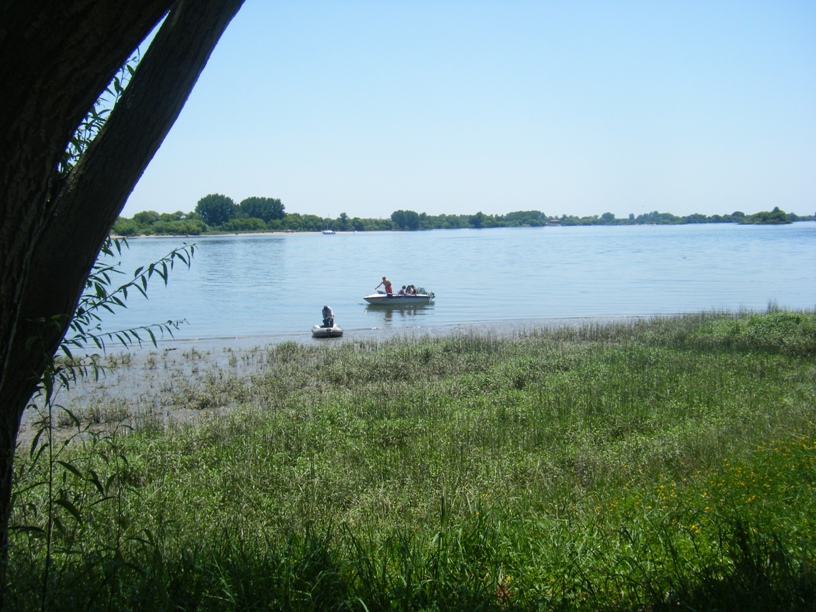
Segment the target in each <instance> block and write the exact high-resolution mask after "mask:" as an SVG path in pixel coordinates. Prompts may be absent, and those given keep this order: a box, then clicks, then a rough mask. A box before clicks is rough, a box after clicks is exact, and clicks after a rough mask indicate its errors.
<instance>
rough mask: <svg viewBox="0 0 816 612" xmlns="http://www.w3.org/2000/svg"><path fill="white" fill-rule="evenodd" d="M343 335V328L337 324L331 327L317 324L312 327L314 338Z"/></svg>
mask: <svg viewBox="0 0 816 612" xmlns="http://www.w3.org/2000/svg"><path fill="white" fill-rule="evenodd" d="M342 335H343V328H342V327H340V326H339V325H337V324H335V325H332V326H331V327H323V326H322V325H315V326H314V327H313V328H312V337H314V338H339V337H340V336H342Z"/></svg>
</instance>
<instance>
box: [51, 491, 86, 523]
mask: <svg viewBox="0 0 816 612" xmlns="http://www.w3.org/2000/svg"><path fill="white" fill-rule="evenodd" d="M54 503H55V504H57V505H58V506H61V507H62V508H65V510H67V511H68V513H69V514H70V515H71V516H73V517H74V518H75V519H76V520H77V522H79V523H81V522H82V516H81V515H80V513H79V510H77V508H76V506H74V504H72V503H71V502H70V501H68V500H67V499H64V498H60V499H57V500H54ZM60 526H61V524H60Z"/></svg>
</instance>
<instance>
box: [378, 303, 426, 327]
mask: <svg viewBox="0 0 816 612" xmlns="http://www.w3.org/2000/svg"><path fill="white" fill-rule="evenodd" d="M433 308H434V305H433V304H401V305H400V304H398V305H396V306H390V305H385V304H377V305H376V306H375V305H368V306H366V309H365V313H366V316H370V317H373V318H374V320H375V321H378V322H380V321H381V322H382V323H381V325H385V326H388V325H392V324H394V321H395V320H396V321H397V322H399V323H400V324H402V325H411V324H414V325H420V324H421V322H422V319H419V320H417V321H416V322H413V323H412V322H411V318H413V317H416V316H422V315H429V314H431V313H432V311H433ZM375 325H376V324H375Z"/></svg>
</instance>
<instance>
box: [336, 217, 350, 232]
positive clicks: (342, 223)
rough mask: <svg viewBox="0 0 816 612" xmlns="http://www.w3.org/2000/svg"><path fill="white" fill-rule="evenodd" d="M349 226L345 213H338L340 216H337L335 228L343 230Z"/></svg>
mask: <svg viewBox="0 0 816 612" xmlns="http://www.w3.org/2000/svg"><path fill="white" fill-rule="evenodd" d="M348 228H349V218H348V215H347V214H346V213H340V216H339V217H338V218H337V229H339V230H340V231H343V232H345V231H346V230H348Z"/></svg>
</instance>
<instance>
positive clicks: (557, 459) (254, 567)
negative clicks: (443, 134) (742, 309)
mask: <svg viewBox="0 0 816 612" xmlns="http://www.w3.org/2000/svg"><path fill="white" fill-rule="evenodd" d="M184 357H185V358H187V359H191V360H193V361H194V362H195V365H196V367H198V368H200V369H201V371H202V373H201V378H200V380H201V384H199V385H192V384H191V385H190V386H188V387H183V386H179V385H176V386H175V387H174V389H173V394H174V398H173V400H172V402H173V403H174V404H175V405H177V406H185V407H187V408H191V409H195V410H203V409H213V411H205V412H203V413H201V417H200V418H199V419H197V420H195V421H194V422H190V423H188V424H186V425H176V426H169V427H162V426H159V424H158V423H157V421H156V419H155V418H152V419H151V418H146V419H145V427H137V428H136V429H135V430H134V431H132V432H129V433H127V434H126V435H124V434H117V435H114V436H113V437H112V442H110V443H106V444H107V445H108V446H110V447H112V448H113V447H115V449H116V453H114V454H113V455H111V454H110V453H109V452H108V451H105V452H100V448H102V447H100V446H99V445H98V444H97V445H96V446H93V445H90V446H89V443H88V442H87V441H86V442H85V443H80V442H79V441H77V442H76V443H75V444H73V446H71V448H70V452H71V453H73V455H72V461H78V462H79V461H82V462H85V463H84V464H83V465H85V467H86V471H83V472H82V473H87V470H90V469H93V470H94V473H95V474H98V476H99V479H100V480H101V481H106V482H107V480H106V479H108V480H110V481H111V482H116V483H118V485H117V488H116V489H115V491H116V494H115V495H106V496H103V497H104V499H102V500H100V497H99V495H93V494H92V493H93V489H94V484H93V483H89V482H87V479H85V480H83V479H82V478H79V477H75V476H73V475H72V474H71V473H67V474H66V475H65V480H64V482H63V483H62V487H63V489H64V491H65V495H68V496H70V499H71V500H72V505H73V507H74V508H75V509H76V515H73V514H71V513H67V512H62V508H61V507H57V508H56V509H55V512H57V513H61V514H59V516H58V518H59V520H60V521H61V523H62V524H63V525H65V526H66V528H65V530H63V531H61V532H60V533H61V534H63V535H62V536H60V537H62V538H63V539H62V540H60V543H59V554H58V555H57V559H58V568H59V571H58V572H54V571H53V570H52V572H51V574H49V577H48V584H45V585H43V580H44V575H43V570H42V566H43V560H42V555H43V550H42V542H41V540H40V539H38V537H37V531H36V527H37V521H38V520H42V517H43V516H44V513H45V504H46V499H45V495H44V492H43V491H42V489H41V488H40V487H37V486H36V483H37V476H36V474H32V473H31V471H30V470H29V463H28V462H29V458H28V455H27V454H26V453H25V452H22V451H23V450H24V449H21V453H20V456H19V457H18V464H17V465H18V472H17V481H16V491H17V497H16V498H15V506H14V515H13V525H14V527H15V530H14V531H13V534H14V537H13V541H12V544H13V547H12V550H11V559H12V564H11V571H10V579H11V582H10V585H9V593H10V596H7V601H9V602H11V603H12V604H13V605H19V607H21V608H28V607H38V606H39V605H40V604H41V603H42V602H43V601H44V602H45V605H43V606H42V607H45V608H60V609H70V608H74V609H79V608H82V609H122V608H132V609H147V608H150V609H169V608H181V609H260V608H265V609H268V608H272V609H282V610H283V609H286V610H289V609H304V610H305V609H359V610H365V609H367V610H383V609H404V610H409V609H411V610H413V609H484V610H490V609H531V608H541V609H591V610H600V609H608V610H618V609H619V610H631V609H655V610H657V609H678V608H680V609H682V608H684V607H690V608H692V609H741V610H752V609H754V610H759V609H794V610H795V609H809V606H810V604H811V603H812V601H813V600H814V598H816V575H814V568H813V563H814V550H815V549H814V544H816V542H814V539H815V538H816V525H814V520H815V519H816V516H815V514H816V486H815V483H816V428H814V420H813V419H814V410H815V409H816V359H814V358H816V315H814V314H813V313H791V312H786V311H779V310H777V309H772V310H769V312H768V313H765V314H752V313H738V314H729V313H711V314H701V315H693V316H686V317H674V318H660V319H653V320H648V321H634V322H630V323H621V324H607V325H600V324H592V325H586V326H583V327H577V328H559V329H552V330H533V331H530V332H526V333H519V334H517V335H516V336H515V337H510V338H508V337H500V336H497V335H490V334H486V335H478V334H471V333H461V334H456V335H451V336H448V337H442V338H402V339H398V340H393V341H389V342H383V343H377V342H372V341H361V342H346V343H343V344H337V345H330V346H319V347H318V346H313V345H299V344H296V343H293V342H285V343H281V344H278V345H274V346H270V347H268V348H266V349H257V350H253V351H248V352H246V353H243V354H236V353H234V352H231V353H229V354H228V355H227V356H226V359H227V360H228V363H227V364H226V366H224V367H222V366H216V367H210V368H207V363H206V359H204V356H202V355H201V354H200V353H197V352H196V353H193V351H191V352H190V354H189V355H184ZM249 365H252V366H253V367H252V368H248V367H244V366H249ZM238 366H241V367H238ZM241 371H251V374H250V375H247V376H241ZM116 410H119V408H118V407H117V408H116ZM114 412H116V411H115V410H114ZM108 446H104V448H106V449H107V448H108ZM89 491H90V492H89ZM112 526H115V527H116V528H115V529H112ZM66 534H71V535H70V537H68V535H66ZM44 586H45V588H43V587H44ZM43 592H46V593H47V595H48V597H46V598H44V599H43V598H38V596H40V595H41V594H42V593H43Z"/></svg>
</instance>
